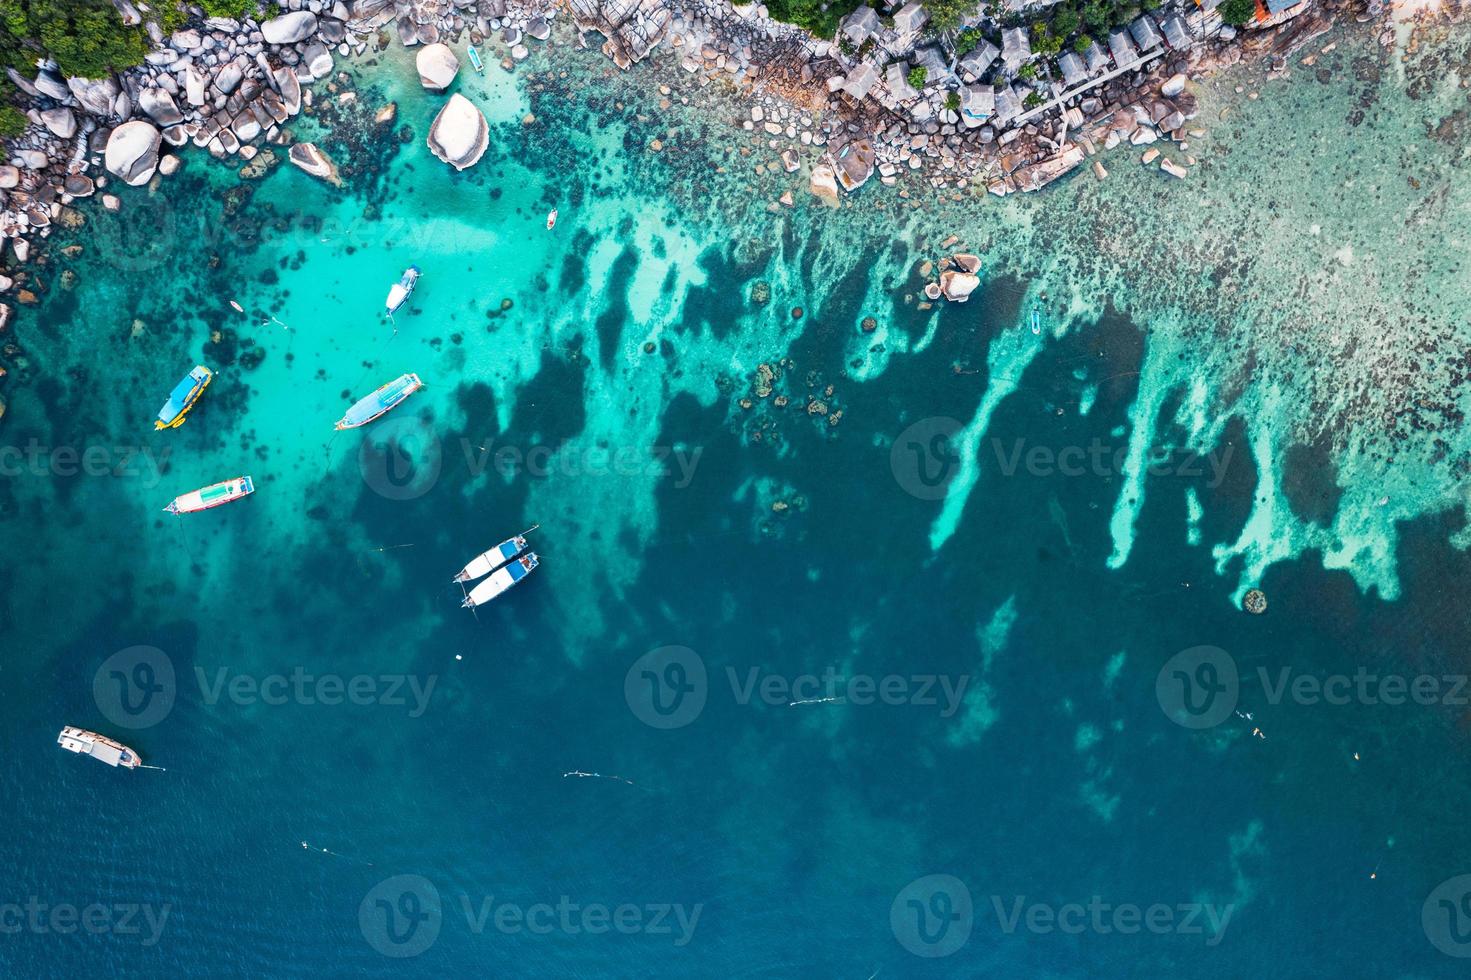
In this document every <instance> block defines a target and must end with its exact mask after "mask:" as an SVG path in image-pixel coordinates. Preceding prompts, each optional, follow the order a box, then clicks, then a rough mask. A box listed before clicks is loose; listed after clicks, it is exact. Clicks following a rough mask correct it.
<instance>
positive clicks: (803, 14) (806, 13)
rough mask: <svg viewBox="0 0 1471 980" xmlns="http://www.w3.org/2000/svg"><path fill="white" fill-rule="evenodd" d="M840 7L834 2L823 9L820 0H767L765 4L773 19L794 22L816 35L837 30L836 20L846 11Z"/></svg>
mask: <svg viewBox="0 0 1471 980" xmlns="http://www.w3.org/2000/svg"><path fill="white" fill-rule="evenodd" d="M841 7H842V4H838V3H835V4H832V5H831V6H828V7H827V8H826V9H823V4H822V2H821V0H768V2H767V4H766V10H767V12H768V13H770V14H771V16H772V18H773V19H775V20H780V21H785V22H786V23H788V24H796V25H797V26H798V27H802V28H806V29H807V30H809V31H811V32H812V33H813V34H816V35H817V36H818V37H832V36H833V34H834V33H836V32H837V29H838V20H839V18H841V17H842V16H843V14H844V13H845V12H846V11H844V10H842V9H840V8H841Z"/></svg>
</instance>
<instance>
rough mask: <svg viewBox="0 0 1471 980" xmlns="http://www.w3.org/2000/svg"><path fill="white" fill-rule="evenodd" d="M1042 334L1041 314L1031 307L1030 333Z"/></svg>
mask: <svg viewBox="0 0 1471 980" xmlns="http://www.w3.org/2000/svg"><path fill="white" fill-rule="evenodd" d="M1041 332H1042V313H1041V311H1040V310H1038V309H1037V308H1036V307H1035V306H1034V307H1032V333H1036V334H1040V333H1041Z"/></svg>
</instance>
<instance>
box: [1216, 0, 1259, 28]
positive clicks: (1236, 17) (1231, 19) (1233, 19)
mask: <svg viewBox="0 0 1471 980" xmlns="http://www.w3.org/2000/svg"><path fill="white" fill-rule="evenodd" d="M1220 14H1221V20H1223V21H1225V22H1226V23H1228V24H1230V25H1231V26H1232V27H1240V26H1241V25H1242V24H1245V23H1246V22H1247V21H1249V20H1251V19H1252V18H1253V17H1254V16H1256V0H1222V3H1221V6H1220Z"/></svg>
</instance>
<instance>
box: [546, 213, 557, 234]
mask: <svg viewBox="0 0 1471 980" xmlns="http://www.w3.org/2000/svg"><path fill="white" fill-rule="evenodd" d="M556 223H557V209H556V208H552V209H551V210H550V211H548V212H547V231H551V230H552V228H553V226H555V225H556Z"/></svg>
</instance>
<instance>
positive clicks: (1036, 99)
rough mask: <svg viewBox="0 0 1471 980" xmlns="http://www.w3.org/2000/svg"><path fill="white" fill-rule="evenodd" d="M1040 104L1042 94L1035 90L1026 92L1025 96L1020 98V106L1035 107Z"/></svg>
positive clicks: (1025, 107)
mask: <svg viewBox="0 0 1471 980" xmlns="http://www.w3.org/2000/svg"><path fill="white" fill-rule="evenodd" d="M1041 104H1042V96H1041V95H1040V94H1038V93H1037V92H1028V93H1027V97H1026V98H1025V99H1022V108H1024V109H1035V108H1037V106H1039V105H1041Z"/></svg>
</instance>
